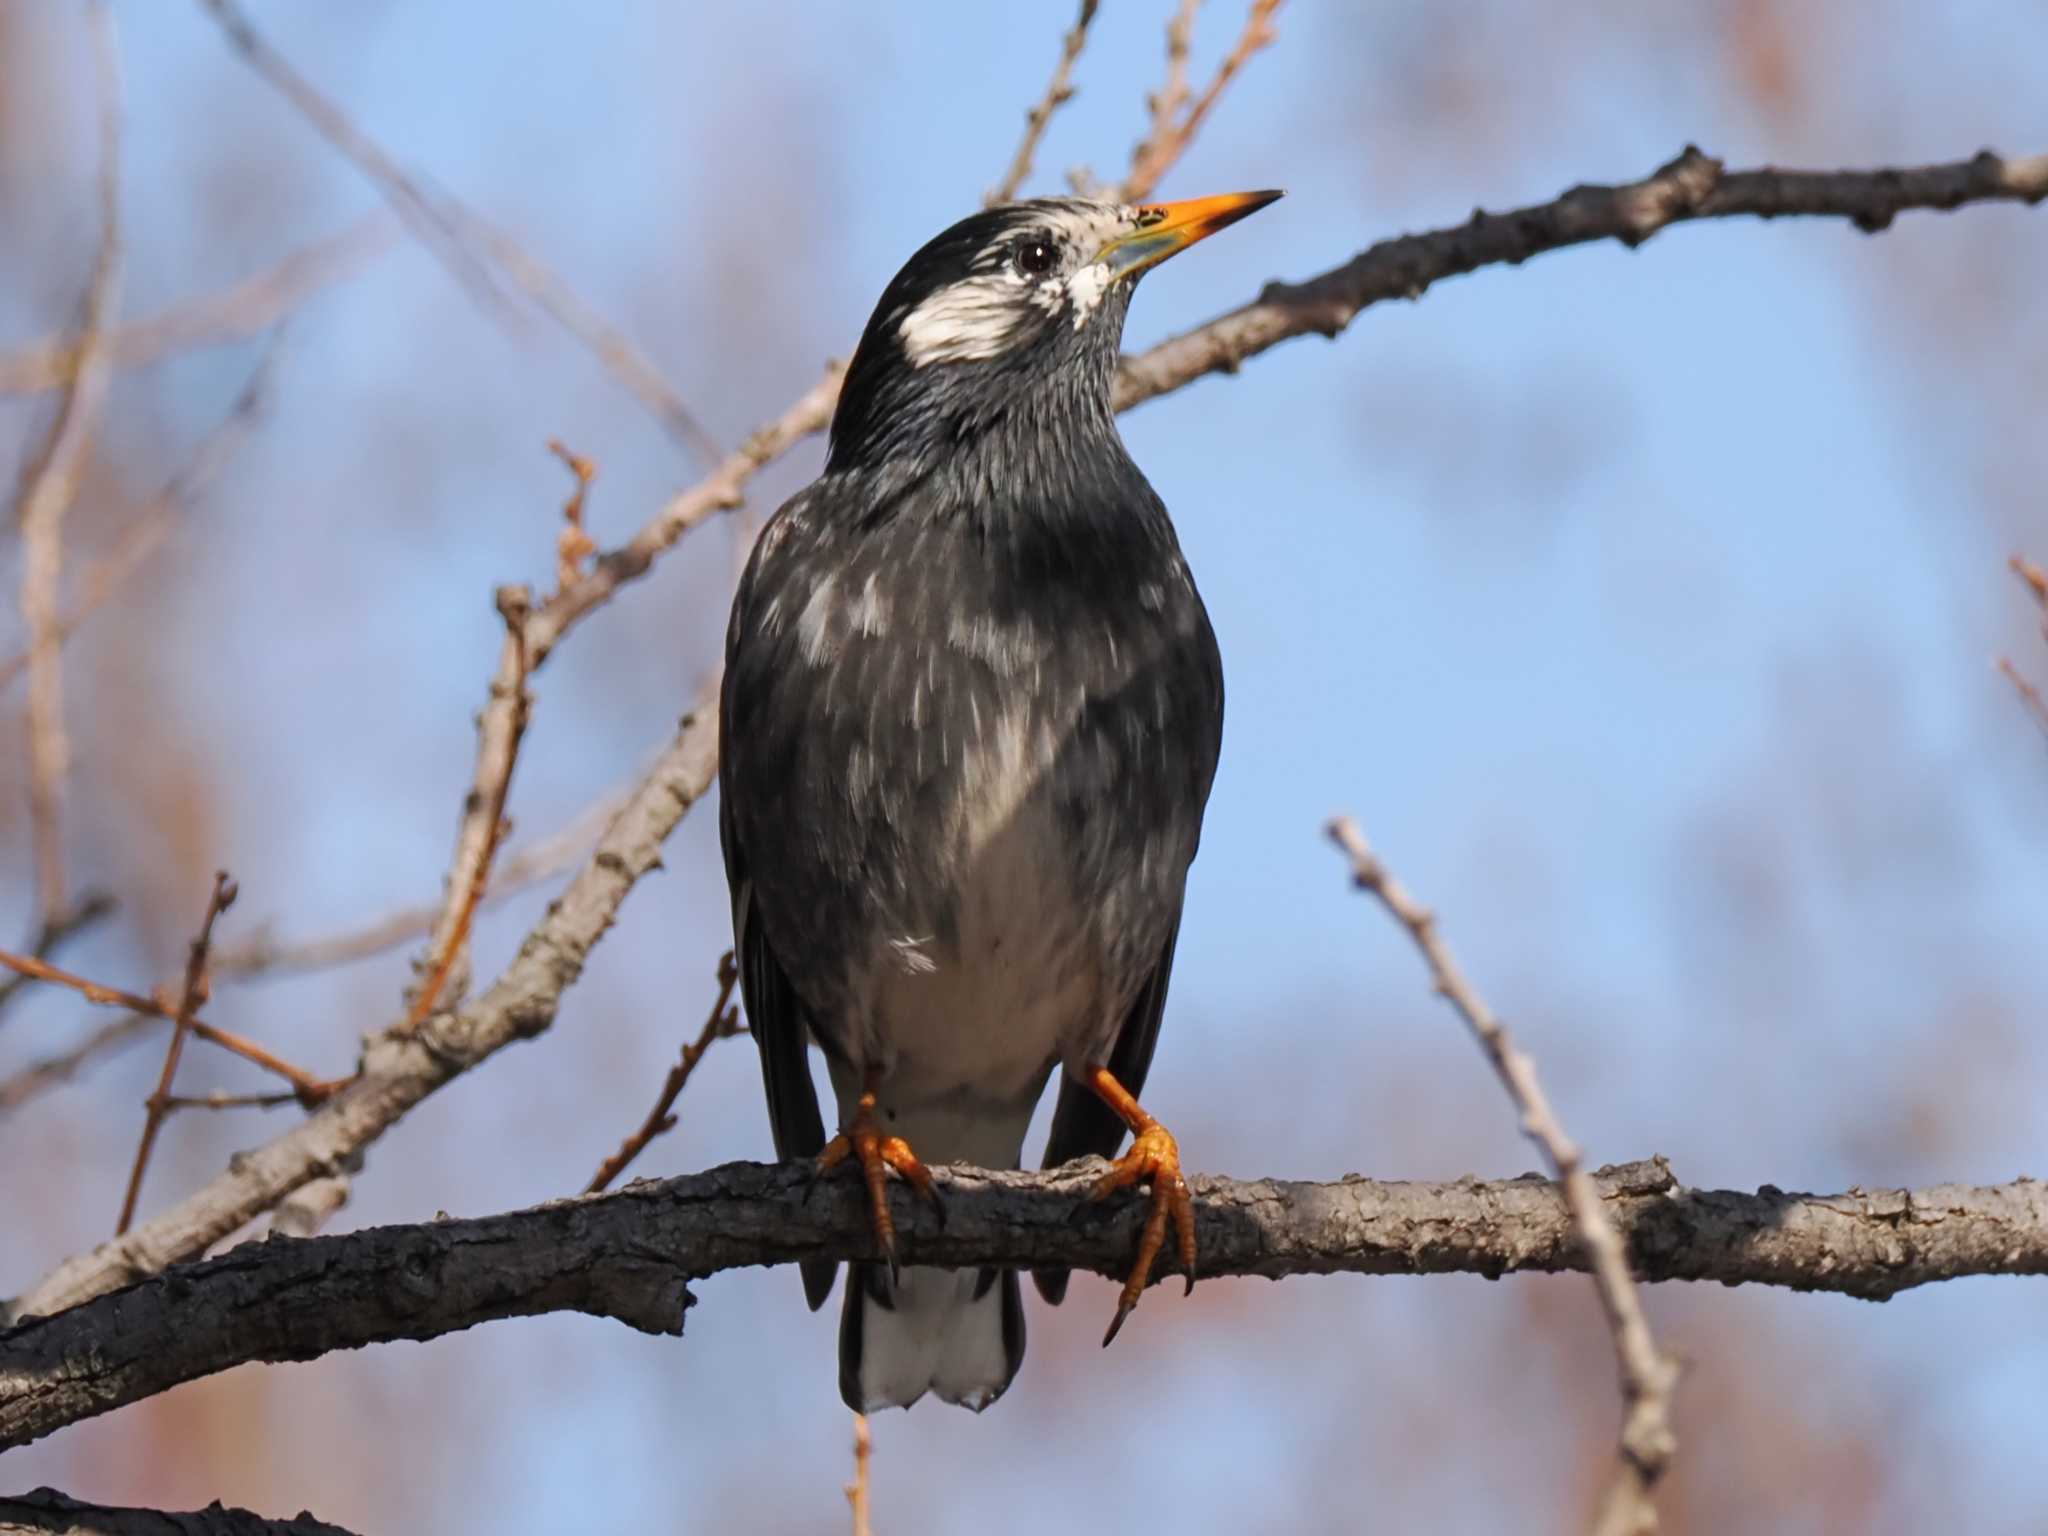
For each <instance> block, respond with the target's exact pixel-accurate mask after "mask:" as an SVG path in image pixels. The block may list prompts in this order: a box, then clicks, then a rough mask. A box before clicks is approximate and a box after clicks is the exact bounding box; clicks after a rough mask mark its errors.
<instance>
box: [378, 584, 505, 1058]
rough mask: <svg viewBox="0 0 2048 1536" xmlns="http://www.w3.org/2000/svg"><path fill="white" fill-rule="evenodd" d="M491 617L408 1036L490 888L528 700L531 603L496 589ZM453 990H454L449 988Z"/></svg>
mask: <svg viewBox="0 0 2048 1536" xmlns="http://www.w3.org/2000/svg"><path fill="white" fill-rule="evenodd" d="M497 604H498V615H499V617H500V618H502V619H503V620H504V621H505V643H504V646H503V647H502V648H501V650H500V651H499V655H498V670H497V673H496V675H495V676H494V677H492V679H491V696H490V699H489V701H488V702H487V703H486V704H485V705H484V708H483V712H482V713H481V714H479V715H478V716H477V722H476V773H475V775H474V777H473V779H472V781H471V784H470V789H469V793H468V795H467V796H466V797H465V799H464V802H463V813H462V824H461V826H460V828H459V829H458V830H457V832H456V835H455V857H454V860H453V862H452V863H451V865H450V866H449V870H448V894H447V899H446V901H445V903H444V905H443V907H442V911H441V916H440V918H439V920H438V921H437V922H436V923H435V925H434V932H433V935H432V937H431V938H430V939H429V941H428V944H427V963H426V980H425V981H423V982H422V983H421V984H420V986H419V987H418V989H417V990H416V991H415V992H414V993H413V997H412V1007H411V1010H410V1012H409V1013H408V1014H407V1016H406V1021H405V1025H404V1028H405V1030H406V1032H407V1033H412V1032H414V1031H416V1030H418V1029H419V1027H420V1026H421V1025H422V1024H423V1023H425V1022H426V1020H427V1019H428V1017H429V1016H430V1015H431V1014H432V1013H433V1012H434V1009H435V1007H436V1006H437V1005H438V1003H439V1001H440V998H441V993H442V989H443V988H444V987H446V986H447V984H448V978H449V976H450V975H452V974H453V973H454V971H455V969H456V967H457V966H458V965H460V964H462V963H463V961H464V959H465V957H466V956H467V954H468V949H469V929H470V924H471V923H472V922H473V921H474V920H475V918H476V908H477V903H478V901H480V900H481V899H482V897H483V893H484V887H485V886H486V885H488V884H489V883H490V878H491V862H492V860H493V859H494V858H495V857H496V856H497V852H498V844H499V843H500V842H501V841H502V840H503V838H504V833H505V800H506V797H507V796H508V795H509V794H510V793H511V790H512V769H513V767H514V765H516V764H517V763H518V761H519V744H520V742H521V741H522V740H524V739H525V736H526V722H527V718H528V716H529V715H530V714H531V712H532V708H533V696H532V694H530V693H529V692H528V691H527V687H526V680H527V677H528V676H529V675H530V674H531V672H532V670H533V668H532V664H531V662H530V661H529V660H528V652H527V647H526V621H527V618H528V616H529V615H531V613H532V612H533V596H532V594H531V593H529V592H528V591H527V590H526V588H524V587H519V586H510V587H500V588H498V593H497ZM457 990H458V991H459V990H460V989H459V988H458V989H457Z"/></svg>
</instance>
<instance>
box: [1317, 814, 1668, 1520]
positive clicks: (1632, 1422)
mask: <svg viewBox="0 0 2048 1536" xmlns="http://www.w3.org/2000/svg"><path fill="white" fill-rule="evenodd" d="M1329 832H1330V840H1331V841H1332V842H1334V843H1335V844H1336V845H1337V846H1338V847H1339V848H1341V849H1343V851H1344V853H1345V855H1346V856H1347V857H1348V858H1349V859H1350V860H1351V879H1352V883H1353V884H1355V885H1356V886H1357V887H1358V888H1359V889H1360V890H1362V891H1365V892H1367V893H1368V894H1370V895H1372V896H1373V897H1375V898H1377V899H1378V901H1379V902H1380V904H1381V905H1382V906H1384V907H1385V908H1386V909H1387V911H1388V912H1389V913H1391V914H1392V915H1393V917H1394V920H1395V921H1396V922H1398V923H1399V924H1400V925H1401V926H1402V927H1403V928H1404V929H1406V930H1407V932H1408V937H1409V938H1411V939H1413V940H1414V941H1415V947H1416V948H1417V949H1418V950H1420V951H1421V952H1422V958H1423V960H1424V962H1425V963H1427V965H1428V966H1429V976H1430V981H1431V982H1432V983H1433V984H1434V986H1435V988H1436V991H1437V995H1438V996H1440V997H1442V998H1443V999H1444V1000H1445V1001H1447V1002H1448V1003H1450V1005H1451V1006H1452V1007H1453V1008H1455V1009H1456V1010H1457V1011H1458V1016H1459V1017H1460V1018H1462V1019H1463V1020H1464V1021H1465V1023H1466V1025H1467V1026H1468V1027H1469V1028H1470V1029H1471V1031H1472V1035H1473V1038H1474V1039H1476V1040H1477V1041H1478V1042H1479V1047H1480V1049H1481V1050H1483V1051H1485V1053H1486V1059H1487V1060H1488V1061H1489V1062H1491V1063H1492V1064H1493V1070H1494V1072H1495V1074H1496V1075H1497V1076H1498V1077H1499V1078H1500V1082H1501V1086H1502V1087H1503V1088H1505V1089H1506V1090H1507V1093H1508V1097H1509V1098H1510V1099H1512V1100H1513V1101H1514V1105H1515V1109H1516V1111H1517V1113H1518V1114H1519V1115H1520V1116H1521V1122H1522V1134H1523V1135H1525V1136H1527V1137H1528V1138H1529V1139H1530V1140H1531V1141H1533V1142H1535V1143H1536V1145H1537V1146H1538V1147H1539V1148H1540V1149H1541V1150H1542V1152H1543V1155H1544V1157H1545V1158H1547V1159H1548V1160H1549V1163H1550V1166H1551V1170H1552V1172H1554V1173H1555V1174H1556V1175H1557V1177H1558V1180H1559V1182H1560V1183H1561V1184H1562V1185H1563V1187H1564V1199H1565V1205H1566V1206H1567V1207H1568V1208H1569V1210H1570V1211H1571V1218H1572V1225H1573V1227H1574V1229H1575V1230H1576V1231H1577V1233H1578V1237H1579V1242H1580V1244H1581V1246H1582V1247H1583V1248H1584V1250H1585V1253H1586V1254H1587V1256H1588V1260H1589V1262H1590V1265H1591V1268H1592V1272H1593V1284H1594V1286H1595V1288H1596V1289H1597V1290H1598V1291H1599V1293H1600V1305H1601V1308H1602V1310H1603V1311H1605V1312H1606V1314H1607V1327H1608V1331H1609V1332H1610V1333H1611V1334H1612V1335H1613V1336H1614V1352H1615V1356H1616V1358H1617V1359H1618V1361H1619V1362H1620V1365H1621V1388H1622V1401H1623V1408H1624V1414H1623V1423H1622V1431H1621V1463H1620V1467H1619V1469H1618V1473H1617V1476H1616V1478H1615V1481H1614V1482H1613V1483H1612V1484H1611V1485H1610V1486H1609V1490H1608V1495H1607V1499H1606V1501H1605V1504H1604V1507H1603V1511H1602V1513H1601V1515H1600V1518H1599V1520H1598V1522H1597V1524H1596V1525H1595V1527H1594V1529H1595V1530H1596V1531H1598V1532H1600V1533H1601V1536H1634V1533H1636V1532H1639V1531H1654V1530H1655V1529H1656V1528H1657V1515H1656V1510H1655V1508H1654V1507H1653V1506H1652V1505H1651V1503H1650V1490H1651V1489H1652V1488H1653V1487H1654V1486H1655V1485H1656V1482H1657V1479H1658V1478H1659V1477H1661V1476H1662V1475H1663V1473H1664V1470H1665V1468H1666V1467H1668V1466H1669V1465H1670V1462H1671V1456H1672V1452H1673V1451H1674V1450H1676V1448H1677V1440H1676V1438H1675V1437H1674V1436H1673V1435H1672V1433H1671V1394H1672V1391H1673V1389H1674V1388H1675V1387H1676V1386H1677V1385H1678V1363H1677V1361H1675V1360H1673V1359H1670V1358H1669V1357H1667V1356H1665V1355H1664V1354H1662V1353H1660V1352H1659V1350H1658V1348H1657V1343H1656V1340H1655V1339H1653V1338H1652V1337H1651V1336H1650V1323H1649V1319H1648V1318H1646V1317H1644V1315H1643V1304H1642V1299H1641V1298H1640V1297H1639V1296H1638V1295H1637V1294H1636V1286H1635V1281H1634V1279H1633V1278H1631V1276H1630V1275H1629V1269H1628V1255H1627V1253H1626V1252H1625V1251H1624V1249H1623V1247H1622V1241H1621V1238H1620V1236H1619V1235H1618V1234H1617V1233H1616V1232H1615V1230H1614V1227H1613V1225H1612V1224H1611V1223H1610V1222H1609V1221H1608V1219H1607V1214H1606V1212H1605V1210H1603V1209H1602V1206H1601V1195H1600V1191H1599V1190H1598V1189H1597V1188H1596V1187H1595V1186H1594V1184H1593V1179H1592V1176H1591V1175H1590V1174H1588V1173H1587V1172H1586V1170H1585V1168H1584V1166H1583V1165H1582V1163H1581V1161H1580V1157H1579V1148H1578V1144H1577V1143H1576V1142H1574V1141H1573V1140H1572V1139H1571V1137H1569V1136H1567V1135H1566V1134H1565V1129H1564V1126H1563V1125H1562V1124H1560V1123H1559V1121H1558V1118H1557V1115H1556V1112H1555V1111H1553V1110H1552V1109H1551V1107H1550V1100H1549V1099H1548V1097H1546V1096H1545V1094H1544V1092H1543V1085H1542V1083H1540V1082H1539V1081H1538V1080H1537V1077H1536V1063H1535V1062H1534V1061H1533V1060H1532V1059H1530V1056H1529V1053H1528V1052H1527V1051H1524V1050H1522V1049H1521V1047H1519V1046H1518V1045H1516V1044H1515V1039H1514V1036H1513V1035H1512V1034H1510V1033H1509V1031H1508V1027H1507V1025H1505V1024H1503V1023H1502V1022H1501V1021H1500V1019H1499V1018H1498V1017H1496V1016H1495V1014H1494V1012H1493V1010H1492V1009H1490V1008H1488V1007H1487V1006H1486V1002H1485V1000H1484V999H1483V998H1481V997H1480V996H1479V993H1478V991H1477V990H1476V989H1475V988H1474V987H1473V986H1472V984H1471V982H1469V981H1467V980H1466V979H1465V975H1464V973H1463V972H1462V971H1460V970H1459V969H1458V964H1457V962H1456V961H1455V960H1453V959H1452V958H1451V952H1450V949H1449V947H1448V946H1447V945H1446V944H1445V943H1444V941H1443V936H1442V935H1441V934H1439V933H1438V932H1437V927H1436V916H1435V914H1434V913H1432V912H1430V911H1429V910H1428V908H1426V907H1424V906H1423V905H1422V904H1421V903H1420V902H1418V901H1416V900H1415V898H1414V897H1413V896H1411V895H1409V894H1408V890H1407V888H1406V887H1405V886H1403V885H1402V884H1401V882H1400V881H1399V880H1397V879H1395V878H1394V876H1393V875H1392V874H1391V873H1389V872H1388V870H1387V868H1386V866H1385V865H1383V864H1382V863H1380V861H1379V859H1378V857H1377V856H1376V855H1375V854H1374V853H1373V851H1372V849H1371V848H1370V847H1368V846H1367V844H1366V841H1365V834H1364V833H1362V832H1361V831H1359V829H1358V826H1357V824H1356V823H1355V822H1353V821H1352V820H1351V818H1350V817H1348V816H1340V817H1338V818H1337V819H1336V820H1335V821H1333V822H1331V823H1330V827H1329Z"/></svg>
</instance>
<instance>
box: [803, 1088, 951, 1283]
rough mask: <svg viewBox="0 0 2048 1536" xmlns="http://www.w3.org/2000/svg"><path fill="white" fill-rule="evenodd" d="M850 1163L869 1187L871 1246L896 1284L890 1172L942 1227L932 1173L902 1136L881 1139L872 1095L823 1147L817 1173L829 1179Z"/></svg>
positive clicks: (865, 1096)
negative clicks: (926, 1205) (926, 1204)
mask: <svg viewBox="0 0 2048 1536" xmlns="http://www.w3.org/2000/svg"><path fill="white" fill-rule="evenodd" d="M848 1161H851V1162H853V1163H854V1164H855V1165H856V1166H857V1167H858V1168H859V1169H860V1173H861V1178H862V1180H863V1181H864V1182H865V1183H866V1184H867V1190H868V1224H869V1227H870V1229H871V1230H872V1231H873V1232H874V1234H875V1246H876V1248H878V1249H879V1250H880V1251H881V1255H882V1257H883V1258H884V1259H885V1260H887V1261H888V1264H889V1277H890V1278H891V1279H892V1280H895V1279H900V1278H901V1276H900V1275H899V1274H898V1272H897V1268H896V1222H895V1219H894V1218H893V1217H891V1216H890V1214H889V1190H888V1182H887V1180H888V1170H889V1169H891V1168H894V1169H895V1170H896V1172H897V1173H898V1174H900V1175H901V1176H902V1177H903V1179H904V1181H905V1182H906V1183H908V1184H909V1185H910V1187H911V1188H912V1189H915V1190H916V1191H917V1192H918V1193H919V1194H920V1195H922V1196H924V1198H925V1199H927V1200H929V1201H930V1202H931V1203H932V1206H933V1208H934V1209H935V1210H937V1211H938V1213H939V1219H940V1220H941V1221H943V1220H944V1219H945V1214H946V1208H945V1205H944V1204H943V1203H942V1202H941V1201H940V1199H939V1192H938V1190H937V1188H936V1187H935V1186H934V1185H933V1184H932V1175H931V1170H930V1169H929V1168H927V1167H925V1165H924V1164H923V1163H922V1162H920V1161H919V1160H918V1156H917V1154H916V1153H915V1152H913V1151H911V1150H910V1143H909V1142H907V1141H905V1140H904V1139H903V1138H902V1137H901V1136H888V1135H884V1134H883V1132H882V1130H881V1128H880V1127H879V1126H878V1125H877V1124H876V1123H875V1096H874V1094H872V1093H864V1094H862V1095H861V1097H860V1103H859V1105H858V1107H857V1108H856V1109H855V1110H854V1112H853V1119H852V1121H851V1122H850V1123H849V1124H848V1125H847V1126H846V1127H845V1128H844V1129H843V1130H841V1131H840V1133H839V1134H838V1135H837V1136H834V1137H833V1138H832V1139H831V1140H830V1141H828V1142H827V1143H825V1150H824V1151H822V1152H820V1153H819V1154H818V1172H820V1173H829V1172H830V1171H831V1170H832V1169H834V1168H836V1167H838V1166H839V1165H840V1164H841V1163H844V1162H848Z"/></svg>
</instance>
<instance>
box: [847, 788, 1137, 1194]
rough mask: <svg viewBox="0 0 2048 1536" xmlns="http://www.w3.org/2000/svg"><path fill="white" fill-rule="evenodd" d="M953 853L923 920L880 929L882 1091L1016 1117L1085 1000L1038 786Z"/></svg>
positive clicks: (1067, 885) (1089, 931) (1071, 917)
mask: <svg viewBox="0 0 2048 1536" xmlns="http://www.w3.org/2000/svg"><path fill="white" fill-rule="evenodd" d="M956 855H957V856H956V859H955V860H953V861H949V862H950V863H951V874H952V879H951V881H950V882H949V883H950V889H949V890H948V891H947V892H946V895H945V898H944V899H943V900H942V901H935V902H934V903H933V904H932V914H933V920H932V921H931V922H930V924H929V929H928V931H919V932H910V933H903V934H895V935H891V936H889V938H888V939H887V940H885V941H884V942H883V943H882V945H881V946H880V950H881V953H880V954H878V955H877V957H876V960H875V962H874V965H873V968H872V970H871V972H870V976H871V986H870V989H869V1001H868V1008H867V1010H866V1011H867V1014H868V1024H869V1031H870V1034H871V1039H872V1042H873V1046H874V1049H875V1057H876V1064H877V1065H879V1066H880V1068H881V1072H882V1090H881V1096H882V1100H883V1103H884V1106H885V1107H889V1106H894V1107H896V1108H898V1109H900V1110H902V1111H904V1112H907V1113H919V1114H920V1117H921V1118H926V1119H929V1118H930V1114H931V1112H933V1111H943V1110H945V1109H946V1108H948V1107H953V1108H957V1109H958V1110H959V1111H960V1112H961V1113H962V1114H963V1115H965V1116H967V1117H969V1118H973V1117H974V1116H976V1115H978V1114H992V1115H994V1116H995V1117H996V1118H998V1119H1001V1120H1004V1121H1007V1120H1009V1119H1011V1118H1014V1116H1015V1115H1016V1114H1017V1113H1019V1112H1020V1111H1021V1113H1022V1115H1023V1117H1024V1118H1025V1119H1026V1120H1028V1119H1029V1117H1030V1106H1031V1105H1032V1104H1033V1103H1035V1101H1036V1100H1037V1097H1038V1094H1039V1092H1040V1091H1041V1090H1042V1088H1043V1086H1044V1083H1045V1078H1046V1074H1047V1072H1048V1070H1049V1069H1050V1067H1051V1065H1052V1064H1053V1062H1054V1061H1055V1060H1056V1059H1057V1058H1058V1056H1059V1055H1060V1052H1061V1049H1062V1046H1063V1043H1064V1042H1065V1041H1067V1040H1068V1039H1070V1038H1072V1037H1073V1036H1074V1035H1075V1034H1076V1032H1077V1030H1078V1029H1079V1027H1080V1026H1082V1025H1083V1023H1084V1022H1085V1021H1087V1020H1090V1019H1091V1018H1092V1017H1093V1016H1094V1014H1095V1012H1096V1011H1097V1008H1098V1000H1099V994H1100V981H1101V962H1100V954H1099V947H1098V945H1097V943H1096V941H1095V937H1094V934H1093V924H1092V923H1091V922H1090V920H1089V915H1088V913H1087V911H1086V909H1085V908H1084V905H1083V904H1082V902H1081V901H1080V900H1079V899H1077V895H1076V892H1075V891H1074V888H1073V879H1072V873H1071V866H1070V861H1069V859H1068V857H1067V855H1066V850H1065V848H1064V845H1063V844H1062V842H1061V841H1060V838H1059V834H1058V831H1057V828H1056V825H1055V818H1054V817H1053V816H1052V815H1051V814H1050V813H1049V811H1047V810H1046V809H1045V808H1044V802H1043V800H1042V799H1041V798H1040V797H1036V796H1034V797H1031V798H1030V799H1028V800H1027V801H1026V803H1025V804H1023V805H1021V806H1019V807H1017V808H1016V813H1015V814H1014V815H1012V816H1011V817H1010V818H1009V819H1008V820H1006V821H1005V822H1004V824H1003V825H1002V826H1001V827H1000V828H999V829H997V830H996V831H995V832H993V833H992V834H991V835H989V836H987V837H985V838H983V839H981V840H980V841H978V842H977V843H975V844H973V845H971V846H965V847H960V848H958V849H957V850H956ZM1017 1134H1019V1135H1021V1134H1022V1127H1021V1125H1020V1126H1019V1127H1018V1129H1017ZM952 1155H955V1156H962V1157H968V1158H969V1160H975V1159H974V1158H973V1156H972V1154H971V1152H970V1151H968V1150H965V1149H963V1150H961V1151H958V1152H955V1153H953V1154H952Z"/></svg>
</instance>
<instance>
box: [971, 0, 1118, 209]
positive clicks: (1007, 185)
mask: <svg viewBox="0 0 2048 1536" xmlns="http://www.w3.org/2000/svg"><path fill="white" fill-rule="evenodd" d="M1100 4H1101V0H1081V11H1080V14H1079V15H1078V16H1076V17H1075V18H1074V25H1073V28H1072V30H1071V31H1069V32H1068V33H1067V35H1066V36H1065V37H1064V38H1062V39H1061V40H1060V61H1059V63H1057V64H1055V65H1054V66H1053V71H1052V79H1050V80H1049V81H1047V82H1046V86H1045V94H1044V95H1043V96H1041V97H1040V98H1039V100H1038V104H1037V105H1036V106H1034V107H1033V108H1032V109H1031V110H1030V111H1029V112H1027V113H1026V114H1025V115H1024V137H1023V138H1022V139H1021V140H1020V141H1019V142H1018V144H1017V153H1016V154H1015V155H1013V156H1011V158H1010V168H1009V170H1007V171H1006V172H1004V173H1003V179H1002V180H1001V181H999V182H997V183H996V184H995V185H994V186H993V187H991V188H989V190H988V193H987V194H986V195H985V196H984V197H983V198H982V200H981V205H982V207H984V208H993V207H994V206H995V205H996V204H997V203H1007V202H1009V201H1010V200H1011V199H1012V198H1014V197H1015V196H1016V195H1017V192H1018V189H1019V188H1021V187H1022V186H1023V185H1024V179H1025V178H1026V177H1027V176H1029V175H1030V174H1031V161H1032V159H1033V158H1034V157H1035V156H1036V155H1037V153H1038V141H1039V140H1040V139H1042V138H1044V137H1045V128H1046V124H1048V123H1050V122H1051V121H1052V115H1053V113H1055V112H1057V111H1058V110H1059V109H1060V108H1061V107H1063V106H1065V105H1066V104H1067V102H1068V101H1069V100H1071V99H1072V97H1073V94H1074V88H1073V86H1071V85H1069V84H1068V83H1067V82H1068V79H1069V78H1070V77H1071V76H1072V74H1073V72H1074V61H1075V60H1076V59H1078V58H1080V57H1081V50H1082V49H1083V48H1085V47H1087V46H1088V28H1089V25H1090V24H1091V23H1092V22H1093V21H1094V20H1095V12H1096V10H1097V8H1098V7H1099V6H1100Z"/></svg>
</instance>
